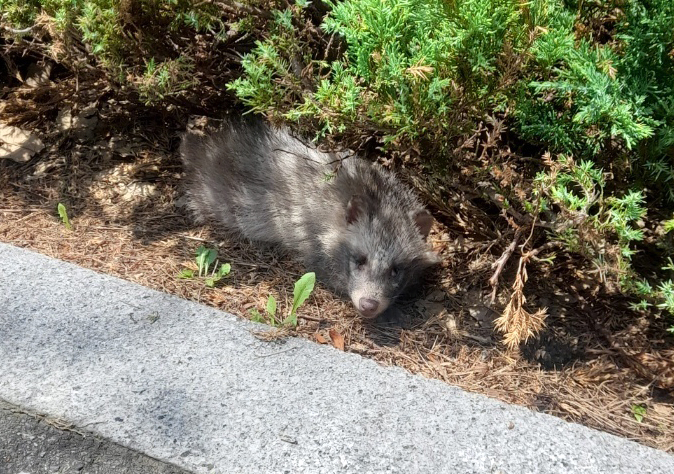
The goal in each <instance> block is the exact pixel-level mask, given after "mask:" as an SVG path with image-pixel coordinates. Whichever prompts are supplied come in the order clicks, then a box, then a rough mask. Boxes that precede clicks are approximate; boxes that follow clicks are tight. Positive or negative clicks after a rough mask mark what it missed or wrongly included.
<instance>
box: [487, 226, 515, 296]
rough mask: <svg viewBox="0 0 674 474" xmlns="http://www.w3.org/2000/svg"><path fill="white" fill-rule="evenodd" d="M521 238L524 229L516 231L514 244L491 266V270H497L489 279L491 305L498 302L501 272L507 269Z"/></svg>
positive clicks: (511, 243)
mask: <svg viewBox="0 0 674 474" xmlns="http://www.w3.org/2000/svg"><path fill="white" fill-rule="evenodd" d="M521 236H522V229H521V228H519V229H517V230H516V231H515V237H513V240H512V242H510V245H508V247H506V249H505V250H504V251H503V253H502V254H501V256H500V257H499V259H498V260H496V261H495V262H494V263H493V264H492V265H491V268H495V269H496V270H495V271H494V274H493V275H492V276H491V278H490V279H489V284H490V285H491V286H492V292H491V304H494V301H496V290H497V288H498V277H499V275H501V272H502V271H503V267H505V264H506V263H507V262H508V260H509V259H510V256H511V255H512V254H513V252H514V251H515V247H517V244H518V242H519V240H520V237H521Z"/></svg>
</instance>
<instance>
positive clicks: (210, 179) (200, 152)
mask: <svg viewBox="0 0 674 474" xmlns="http://www.w3.org/2000/svg"><path fill="white" fill-rule="evenodd" d="M181 155H182V159H183V163H184V165H185V171H186V176H187V189H188V195H189V202H190V204H189V205H190V208H191V210H192V211H193V212H194V214H195V215H196V218H197V220H198V221H200V222H206V221H215V222H217V223H218V224H219V225H220V226H221V227H223V228H224V229H225V230H227V231H229V232H230V233H232V234H236V235H239V236H242V237H244V238H246V239H249V240H251V241H254V242H258V243H267V244H273V245H277V246H280V247H281V248H283V249H285V250H286V251H287V252H288V253H290V254H291V255H293V256H297V257H300V258H301V259H302V260H303V262H304V264H305V266H306V267H307V269H308V270H310V271H315V272H316V274H317V276H318V278H319V279H320V280H321V281H323V282H324V283H325V284H327V285H329V286H330V287H331V288H332V289H333V290H334V291H336V292H337V293H339V294H342V295H348V296H349V297H350V298H351V300H352V302H353V304H354V306H355V307H356V309H357V310H358V311H359V312H360V313H361V315H363V316H364V317H367V318H373V317H376V316H377V315H379V314H381V313H382V312H383V311H384V310H386V309H387V307H389V305H390V304H391V303H392V302H393V301H394V300H395V299H396V298H397V297H398V296H399V295H400V294H401V293H402V292H403V291H404V290H405V289H406V288H407V287H408V286H409V284H410V283H412V282H414V281H415V280H417V279H418V277H419V276H420V274H421V273H422V271H424V270H425V269H426V268H427V267H429V266H431V265H433V264H434V263H437V256H436V255H435V254H434V253H433V252H431V250H430V248H429V245H428V244H427V243H426V236H427V234H428V231H429V229H430V226H431V224H432V218H431V217H430V214H429V213H428V211H426V210H425V209H424V207H423V206H422V204H421V202H420V201H419V199H418V198H417V197H416V196H415V195H414V193H412V191H411V190H410V189H408V188H407V187H405V186H404V185H403V184H402V183H400V182H399V181H398V180H396V178H395V177H394V176H393V174H391V173H390V172H388V171H386V170H385V169H383V168H381V167H380V166H378V165H372V164H370V163H368V162H366V161H364V160H362V159H359V158H356V157H351V156H350V155H349V154H348V153H324V152H321V151H319V150H318V149H316V147H314V146H312V145H310V144H305V143H304V142H302V141H300V140H298V139H297V138H295V137H293V136H292V135H291V134H290V133H289V132H288V131H287V130H285V129H277V128H272V127H270V126H268V125H266V124H264V123H263V122H260V121H253V122H250V123H230V124H228V125H227V126H226V127H225V128H224V129H223V130H221V131H220V132H217V133H215V134H213V135H211V136H208V137H199V136H196V135H193V134H188V135H186V136H185V138H184V139H183V143H182V146H181ZM363 259H365V260H363Z"/></svg>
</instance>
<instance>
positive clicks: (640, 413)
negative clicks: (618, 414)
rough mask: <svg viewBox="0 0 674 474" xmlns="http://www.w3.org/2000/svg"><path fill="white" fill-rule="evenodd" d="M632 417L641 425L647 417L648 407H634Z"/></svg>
mask: <svg viewBox="0 0 674 474" xmlns="http://www.w3.org/2000/svg"><path fill="white" fill-rule="evenodd" d="M632 415H634V419H635V420H637V421H638V422H639V423H641V422H642V421H643V419H644V416H645V415H646V407H645V406H643V405H632Z"/></svg>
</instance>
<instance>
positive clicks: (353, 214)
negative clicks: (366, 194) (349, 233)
mask: <svg viewBox="0 0 674 474" xmlns="http://www.w3.org/2000/svg"><path fill="white" fill-rule="evenodd" d="M364 211H365V198H363V196H361V195H360V194H354V195H353V196H351V199H349V202H348V203H347V205H346V223H347V224H353V223H354V222H356V221H357V220H358V219H359V218H360V216H361V215H362V214H363V212H364Z"/></svg>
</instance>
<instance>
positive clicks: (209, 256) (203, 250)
mask: <svg viewBox="0 0 674 474" xmlns="http://www.w3.org/2000/svg"><path fill="white" fill-rule="evenodd" d="M217 257H218V251H217V250H215V249H209V248H207V247H204V246H203V245H200V246H199V248H198V249H197V258H196V260H197V267H198V268H199V276H200V277H201V276H206V274H207V273H208V268H209V267H210V266H211V264H212V263H213V262H215V259H216V258H217Z"/></svg>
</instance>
